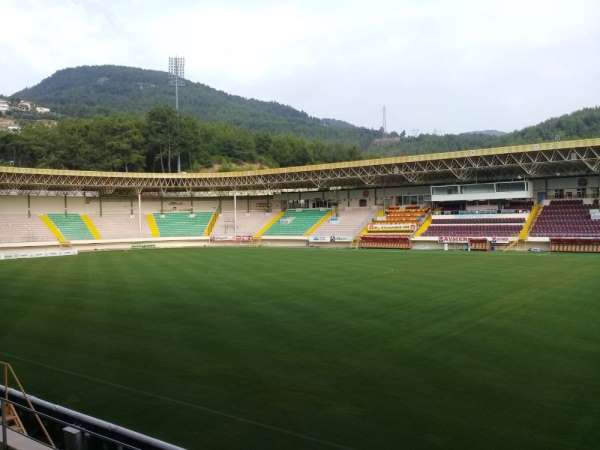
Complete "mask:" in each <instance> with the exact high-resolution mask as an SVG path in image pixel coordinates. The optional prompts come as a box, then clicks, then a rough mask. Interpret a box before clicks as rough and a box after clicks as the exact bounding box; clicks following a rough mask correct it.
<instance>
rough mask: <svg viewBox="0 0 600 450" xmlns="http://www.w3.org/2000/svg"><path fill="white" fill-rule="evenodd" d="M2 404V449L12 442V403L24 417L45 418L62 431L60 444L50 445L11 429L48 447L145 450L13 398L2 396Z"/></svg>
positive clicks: (48, 424)
mask: <svg viewBox="0 0 600 450" xmlns="http://www.w3.org/2000/svg"><path fill="white" fill-rule="evenodd" d="M0 404H1V407H2V450H8V444H10V442H9V441H8V439H7V438H8V433H7V431H8V430H7V429H8V427H7V425H6V410H7V407H8V406H9V405H11V406H12V407H13V408H15V410H17V412H18V413H21V414H23V416H24V417H26V416H36V417H38V418H39V419H40V420H42V419H43V421H44V422H46V426H47V427H48V428H50V429H53V430H54V429H56V430H60V431H62V436H60V435H56V434H55V440H56V443H58V444H59V446H56V445H55V444H54V443H53V446H52V447H51V446H49V445H48V444H47V443H46V442H43V441H41V440H39V439H37V438H36V437H34V436H31V435H29V434H24V433H21V432H19V431H16V430H11V431H12V432H13V433H17V434H19V435H21V436H24V437H26V438H28V439H31V440H33V441H35V442H37V443H38V444H41V445H44V446H46V447H48V448H65V447H68V448H77V449H82V450H83V449H89V448H102V449H106V450H109V449H115V450H116V449H118V450H144V449H142V448H141V447H136V446H134V445H131V444H128V443H126V442H122V441H120V440H118V439H115V438H111V437H110V436H106V435H103V434H100V433H97V432H95V431H92V430H90V429H88V428H85V427H83V426H81V425H78V424H75V423H72V422H69V421H66V420H62V419H59V418H57V417H53V416H51V415H49V414H46V413H43V412H40V411H37V410H35V409H33V408H29V407H27V406H25V405H22V404H20V403H18V402H16V401H13V400H8V399H6V398H5V397H2V399H1V400H0ZM65 429H68V430H69V436H72V439H73V440H72V441H71V442H70V443H69V444H67V442H66V441H67V440H69V438H68V437H67V435H66V433H65ZM73 431H75V432H73Z"/></svg>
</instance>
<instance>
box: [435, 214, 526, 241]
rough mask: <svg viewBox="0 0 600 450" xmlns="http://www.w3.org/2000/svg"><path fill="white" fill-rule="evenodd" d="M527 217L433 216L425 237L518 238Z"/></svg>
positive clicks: (499, 215)
mask: <svg viewBox="0 0 600 450" xmlns="http://www.w3.org/2000/svg"><path fill="white" fill-rule="evenodd" d="M526 219H527V217H526V216H518V215H512V217H502V215H501V214H498V217H478V215H477V214H473V215H471V214H461V215H460V216H459V215H453V216H452V217H440V216H433V220H432V221H431V225H430V226H429V228H427V231H425V233H423V236H433V237H458V238H494V237H502V238H510V237H517V236H518V235H519V233H520V232H521V230H522V229H523V226H524V225H525V222H526Z"/></svg>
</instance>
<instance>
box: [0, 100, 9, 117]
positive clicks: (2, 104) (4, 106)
mask: <svg viewBox="0 0 600 450" xmlns="http://www.w3.org/2000/svg"><path fill="white" fill-rule="evenodd" d="M8 111H10V103H8V100H0V114H4V113H6V112H8Z"/></svg>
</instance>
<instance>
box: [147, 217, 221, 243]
mask: <svg viewBox="0 0 600 450" xmlns="http://www.w3.org/2000/svg"><path fill="white" fill-rule="evenodd" d="M215 220H216V218H215V214H214V213H212V212H195V213H189V212H171V213H164V214H161V213H153V214H149V215H148V225H149V226H150V229H151V230H152V235H153V236H154V237H191V236H206V232H207V231H208V228H209V226H210V225H211V224H212V225H213V226H214V222H215Z"/></svg>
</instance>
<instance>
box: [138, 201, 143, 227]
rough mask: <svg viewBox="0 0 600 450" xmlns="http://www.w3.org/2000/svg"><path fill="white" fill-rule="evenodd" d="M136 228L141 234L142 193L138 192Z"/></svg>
mask: <svg viewBox="0 0 600 450" xmlns="http://www.w3.org/2000/svg"><path fill="white" fill-rule="evenodd" d="M138 227H139V229H140V235H141V234H142V191H138Z"/></svg>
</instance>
